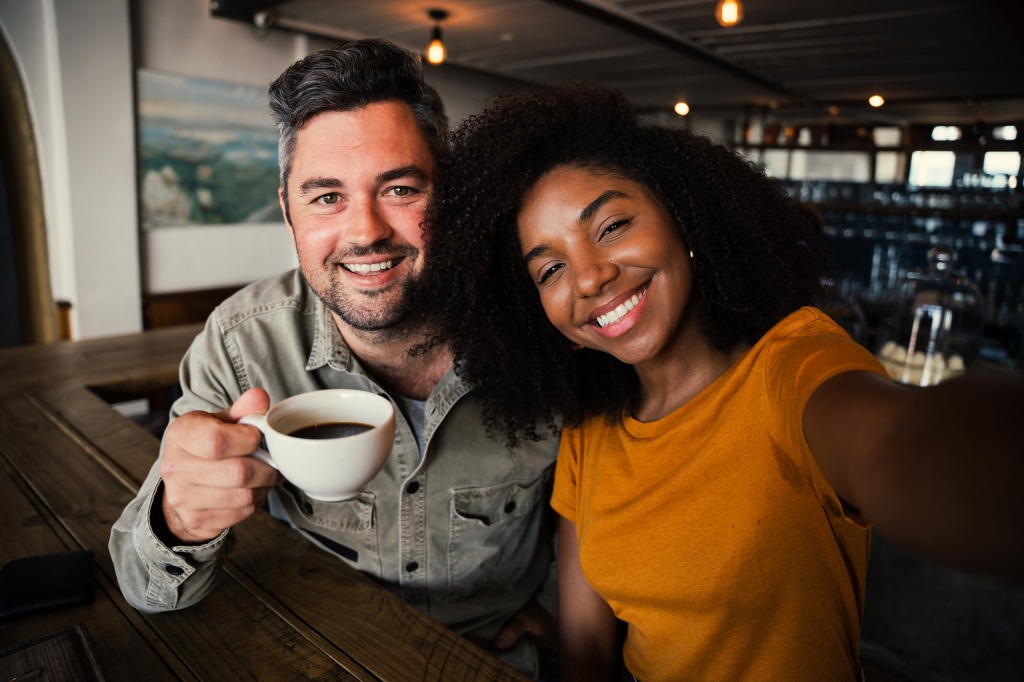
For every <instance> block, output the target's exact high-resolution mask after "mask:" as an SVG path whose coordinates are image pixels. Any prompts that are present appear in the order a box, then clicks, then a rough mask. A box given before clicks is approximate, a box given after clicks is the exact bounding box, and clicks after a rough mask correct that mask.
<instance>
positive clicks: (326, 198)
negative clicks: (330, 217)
mask: <svg viewBox="0 0 1024 682" xmlns="http://www.w3.org/2000/svg"><path fill="white" fill-rule="evenodd" d="M340 199H341V196H340V195H339V194H338V193H337V192H331V193H329V194H324V195H323V196H321V197H319V198H318V199H317V202H319V203H321V204H325V205H327V206H333V205H334V204H336V203H338V201H339V200H340Z"/></svg>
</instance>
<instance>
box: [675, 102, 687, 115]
mask: <svg viewBox="0 0 1024 682" xmlns="http://www.w3.org/2000/svg"><path fill="white" fill-rule="evenodd" d="M672 111H674V112H676V115H677V116H686V115H687V114H688V113H690V105H689V104H687V103H686V102H676V105H675V106H674V107H672Z"/></svg>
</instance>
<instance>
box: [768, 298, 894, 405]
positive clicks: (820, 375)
mask: <svg viewBox="0 0 1024 682" xmlns="http://www.w3.org/2000/svg"><path fill="white" fill-rule="evenodd" d="M805 310H811V309H805ZM813 312H814V318H813V319H812V321H811V322H809V323H808V324H807V325H804V326H801V327H800V328H799V329H797V330H796V331H794V332H792V333H790V334H788V335H786V336H783V337H781V338H779V339H777V340H776V341H775V342H774V343H773V344H772V348H771V350H770V351H769V352H770V354H771V357H770V361H769V362H768V363H767V370H766V375H765V388H766V391H767V393H768V397H769V399H770V404H772V405H774V406H776V407H777V408H779V409H777V410H776V413H777V414H795V415H802V414H803V410H804V406H805V405H806V404H807V400H808V399H809V398H810V397H811V394H813V393H814V391H816V390H817V389H818V387H819V386H821V385H822V384H823V383H825V381H827V380H828V379H831V378H832V377H834V376H836V375H837V374H842V373H843V372H854V371H865V372H874V373H875V374H879V375H881V376H883V377H885V378H887V379H888V377H889V375H888V373H887V372H886V371H885V369H884V368H883V367H882V365H881V363H880V362H879V361H878V360H877V359H876V358H875V356H874V355H872V354H871V353H870V352H869V351H868V350H867V349H866V348H864V347H863V346H861V345H860V344H858V343H857V342H856V341H854V340H853V339H851V338H850V336H849V335H848V334H847V333H846V332H845V331H843V329H842V328H841V327H839V326H838V325H837V324H836V323H835V322H833V321H832V320H831V319H830V318H829V317H828V316H826V315H825V314H824V313H821V312H819V311H813ZM795 421H796V422H797V423H799V421H800V419H797V420H795Z"/></svg>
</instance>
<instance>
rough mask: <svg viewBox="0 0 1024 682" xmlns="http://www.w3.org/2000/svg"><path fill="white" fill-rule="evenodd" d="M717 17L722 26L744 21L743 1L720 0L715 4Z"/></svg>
mask: <svg viewBox="0 0 1024 682" xmlns="http://www.w3.org/2000/svg"><path fill="white" fill-rule="evenodd" d="M715 19H717V20H718V23H719V24H721V25H722V26H725V27H727V28H728V27H729V26H735V25H736V24H738V23H740V22H741V21H743V3H742V2H740V0H718V4H717V5H715Z"/></svg>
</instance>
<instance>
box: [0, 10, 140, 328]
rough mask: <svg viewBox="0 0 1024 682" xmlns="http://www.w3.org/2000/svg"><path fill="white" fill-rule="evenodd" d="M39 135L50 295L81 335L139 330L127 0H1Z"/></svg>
mask: <svg viewBox="0 0 1024 682" xmlns="http://www.w3.org/2000/svg"><path fill="white" fill-rule="evenodd" d="M0 30H2V31H3V34H4V38H5V39H6V40H7V42H8V44H9V45H10V46H11V49H12V52H13V53H14V57H15V61H16V62H17V64H18V68H19V70H20V71H21V73H22V78H23V81H24V83H25V86H26V91H27V95H28V102H29V109H30V113H31V116H32V119H33V126H34V129H35V134H36V138H37V149H38V152H39V163H40V171H41V174H42V185H43V197H44V199H43V201H44V212H45V215H46V222H47V241H48V248H49V258H50V271H51V284H52V289H53V295H54V297H55V298H57V299H59V300H67V301H70V302H71V303H72V320H71V323H72V330H73V333H74V336H75V337H76V338H87V337H93V336H103V335H108V334H118V333H126V332H132V331H136V330H138V329H139V328H140V327H141V318H142V313H141V307H140V304H139V301H140V293H139V292H140V283H139V261H138V253H139V252H138V230H137V227H136V224H137V219H136V215H137V208H136V200H135V171H134V166H135V151H134V150H135V147H134V113H133V111H134V109H133V100H132V70H131V41H130V27H129V20H128V3H127V0H90V2H88V3H85V2H80V1H79V0H33V1H30V2H25V1H19V0H2V2H0Z"/></svg>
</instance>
